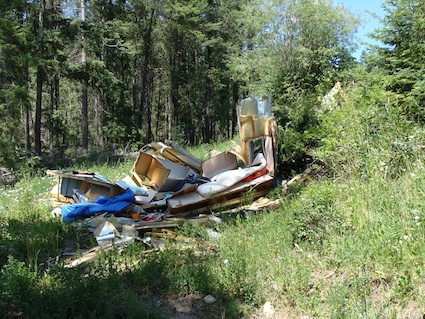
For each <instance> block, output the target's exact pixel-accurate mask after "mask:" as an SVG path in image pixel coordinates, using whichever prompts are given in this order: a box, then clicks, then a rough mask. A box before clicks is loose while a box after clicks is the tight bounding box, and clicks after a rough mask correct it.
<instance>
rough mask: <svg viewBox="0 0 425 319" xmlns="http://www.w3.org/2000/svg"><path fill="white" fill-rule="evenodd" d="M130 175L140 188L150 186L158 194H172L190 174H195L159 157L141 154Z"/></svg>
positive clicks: (184, 167)
mask: <svg viewBox="0 0 425 319" xmlns="http://www.w3.org/2000/svg"><path fill="white" fill-rule="evenodd" d="M130 173H131V178H132V180H133V181H134V182H135V183H136V184H137V185H139V186H150V187H152V188H154V189H155V190H156V191H158V192H171V191H175V190H176V187H177V186H178V185H179V184H180V183H181V182H182V181H183V180H184V179H185V178H186V176H187V175H188V174H190V173H194V172H193V171H192V170H191V169H189V168H188V167H186V166H183V165H180V164H177V163H173V162H171V161H169V160H166V159H164V158H161V157H159V156H157V155H153V154H149V153H145V152H140V153H139V156H138V158H137V160H136V162H135V163H134V165H133V168H132V169H131V171H130Z"/></svg>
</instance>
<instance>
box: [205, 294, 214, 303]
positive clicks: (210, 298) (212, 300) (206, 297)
mask: <svg viewBox="0 0 425 319" xmlns="http://www.w3.org/2000/svg"><path fill="white" fill-rule="evenodd" d="M204 301H205V303H213V302H215V301H216V299H215V298H214V297H213V296H211V295H207V296H205V297H204Z"/></svg>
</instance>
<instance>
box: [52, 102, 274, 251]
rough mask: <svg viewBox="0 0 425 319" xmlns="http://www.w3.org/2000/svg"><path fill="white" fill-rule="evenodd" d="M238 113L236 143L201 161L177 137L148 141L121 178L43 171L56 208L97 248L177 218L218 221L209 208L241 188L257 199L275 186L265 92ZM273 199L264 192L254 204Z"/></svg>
mask: <svg viewBox="0 0 425 319" xmlns="http://www.w3.org/2000/svg"><path fill="white" fill-rule="evenodd" d="M237 111H238V112H237V114H238V122H239V133H240V138H241V143H240V145H234V146H233V147H232V148H231V149H230V150H228V151H226V152H222V153H219V154H217V155H215V156H213V157H211V158H209V159H207V160H205V161H201V160H200V159H198V158H196V157H194V156H193V155H192V154H190V153H189V152H187V151H186V150H184V149H183V148H182V147H180V146H179V145H178V144H176V143H170V144H165V143H162V142H153V143H150V144H149V145H147V146H146V147H144V148H143V149H142V150H140V152H139V154H138V157H137V159H136V160H135V162H134V164H133V167H132V169H131V170H130V172H129V173H130V174H129V175H127V176H126V177H125V178H124V179H123V180H120V181H116V182H111V181H110V180H109V179H108V178H105V177H104V176H101V175H99V174H97V173H94V172H86V171H76V170H48V171H47V174H48V175H52V176H56V177H57V178H58V183H57V185H56V186H55V187H54V188H53V190H52V196H53V197H54V199H55V201H57V202H61V203H65V204H67V205H64V206H62V207H61V208H60V209H56V210H55V212H56V213H57V214H60V215H61V216H62V220H63V221H64V222H79V223H81V224H85V225H86V226H87V227H88V228H89V229H90V230H91V231H92V232H93V233H94V235H95V236H96V239H97V241H98V244H99V247H105V243H106V246H110V245H112V244H122V243H126V242H129V241H132V240H134V239H140V238H139V237H138V233H140V232H146V231H149V230H152V229H154V228H155V229H157V228H170V227H176V226H177V225H178V224H179V223H181V222H189V223H190V222H206V223H208V222H212V223H215V222H219V218H218V217H217V214H215V213H213V211H217V210H223V209H224V208H226V207H229V206H232V205H237V204H239V203H240V202H241V201H242V200H243V199H244V198H245V197H246V196H247V194H249V196H250V198H252V199H257V198H260V197H262V196H264V195H266V194H267V193H268V191H269V190H270V189H271V188H272V187H273V186H274V176H275V163H276V149H277V147H276V140H277V136H276V123H275V120H274V117H273V114H272V110H271V103H270V98H269V97H254V98H248V99H245V100H242V102H241V103H240V104H239V106H238V109H237ZM272 204H273V203H270V201H267V200H265V199H264V198H262V199H261V201H260V202H259V203H257V204H255V202H254V209H253V210H256V209H255V207H257V208H258V207H260V208H261V207H267V206H268V205H272ZM206 212H207V213H206ZM140 240H142V241H145V242H148V241H149V240H147V239H140Z"/></svg>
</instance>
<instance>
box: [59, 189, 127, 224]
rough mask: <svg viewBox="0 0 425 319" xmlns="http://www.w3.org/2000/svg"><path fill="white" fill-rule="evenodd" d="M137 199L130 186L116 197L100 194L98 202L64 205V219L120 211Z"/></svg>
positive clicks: (67, 220)
mask: <svg viewBox="0 0 425 319" xmlns="http://www.w3.org/2000/svg"><path fill="white" fill-rule="evenodd" d="M134 201H135V198H134V195H133V192H132V191H131V190H130V189H129V188H128V189H127V190H126V191H125V192H124V193H123V194H121V195H117V196H115V197H106V196H100V197H99V198H98V199H97V201H96V202H94V203H91V202H83V203H78V204H71V205H67V206H63V207H62V220H63V221H64V222H69V223H71V222H74V221H76V220H77V219H81V218H86V217H89V216H92V215H95V214H97V213H101V212H108V213H118V212H120V211H122V210H123V209H125V208H127V207H128V206H130V205H132V204H133V203H134Z"/></svg>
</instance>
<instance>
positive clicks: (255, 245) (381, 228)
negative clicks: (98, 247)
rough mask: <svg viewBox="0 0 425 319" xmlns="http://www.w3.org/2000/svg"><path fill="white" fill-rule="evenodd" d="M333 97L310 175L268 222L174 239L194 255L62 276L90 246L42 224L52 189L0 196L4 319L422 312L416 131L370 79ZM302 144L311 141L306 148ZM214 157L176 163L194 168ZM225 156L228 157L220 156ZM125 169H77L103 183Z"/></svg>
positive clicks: (138, 252) (424, 183) (256, 219)
mask: <svg viewBox="0 0 425 319" xmlns="http://www.w3.org/2000/svg"><path fill="white" fill-rule="evenodd" d="M367 81H368V82H367V83H368V85H367V86H361V85H358V84H356V85H354V84H352V85H350V86H345V87H343V91H342V92H340V93H339V96H338V97H337V99H336V101H335V104H333V105H332V106H324V105H322V104H321V103H320V100H318V102H317V104H311V107H314V108H315V112H317V113H316V114H317V126H316V127H315V128H314V132H313V131H312V132H313V133H314V141H315V142H314V148H312V147H310V148H309V149H308V152H309V153H310V154H311V156H312V158H313V159H314V168H318V167H320V170H318V172H320V175H319V174H318V175H317V176H315V177H314V178H313V177H312V178H310V180H309V181H307V182H305V183H303V184H301V183H300V184H295V185H292V186H290V188H289V189H288V190H287V191H285V190H284V189H283V188H281V187H278V188H276V189H275V190H273V191H272V192H271V193H270V195H269V196H270V197H271V198H279V199H280V200H281V205H280V207H279V208H277V209H273V210H270V211H264V212H261V213H256V214H252V213H250V214H249V213H246V212H242V213H240V214H236V215H232V216H225V217H224V216H223V219H225V220H226V223H224V224H221V225H219V226H216V227H215V228H214V229H213V230H214V231H215V232H216V233H218V234H220V235H219V237H211V236H210V235H209V232H210V230H209V229H208V228H206V227H204V226H199V225H198V226H196V227H191V226H188V225H186V226H183V227H181V228H180V229H179V230H178V232H179V233H180V234H182V235H184V236H188V237H193V238H197V239H198V244H197V245H192V246H189V247H187V246H185V247H184V248H183V247H182V245H183V243H176V242H172V241H169V242H166V249H164V250H163V251H161V252H159V253H146V252H145V251H146V247H144V246H143V245H141V244H137V243H136V244H133V245H131V246H130V247H128V248H127V249H125V250H124V251H122V252H118V251H109V252H106V253H103V254H101V256H100V257H99V258H98V259H96V261H94V262H92V263H88V264H83V265H81V266H79V267H77V268H76V269H72V270H71V269H67V268H64V267H63V264H62V263H61V262H57V261H56V259H55V257H56V256H58V255H60V254H61V252H63V250H64V248H65V247H67V245H69V243H76V245H77V248H76V249H83V248H88V247H90V245H94V244H95V242H93V239H92V238H88V237H87V236H85V235H84V233H83V232H81V231H79V230H78V229H76V228H75V227H73V226H70V225H64V224H63V223H62V222H61V221H60V220H59V218H57V217H52V215H51V210H52V207H51V204H50V201H49V197H50V194H49V192H50V189H51V188H52V187H53V185H54V184H55V182H56V181H55V179H54V178H50V177H28V178H25V179H24V180H22V181H21V182H19V183H18V184H17V185H16V186H15V187H13V188H5V189H3V191H2V193H1V195H0V207H1V209H0V211H1V215H0V222H1V228H0V229H1V232H0V262H1V272H0V291H1V293H0V309H1V313H2V315H3V316H4V317H6V318H8V317H9V318H13V317H18V316H19V317H22V318H38V317H40V318H91V317H92V318H98V317H103V318H164V317H165V318H166V317H170V316H171V314H170V313H169V312H167V311H169V310H168V309H167V308H166V307H163V306H162V307H161V306H158V305H159V304H160V303H159V302H158V301H161V300H164V299H163V298H165V297H164V296H168V297H170V296H185V295H188V294H199V295H200V296H205V295H207V294H211V295H213V296H215V297H216V298H217V299H218V302H217V303H216V306H215V307H211V309H209V310H208V309H207V310H208V311H211V312H210V313H209V315H208V317H211V318H215V317H221V318H241V317H242V318H243V317H245V318H248V317H250V316H252V315H253V314H255V313H256V311H258V309H259V308H260V307H261V306H262V305H263V304H264V303H265V302H266V301H270V302H271V303H272V304H273V305H274V306H275V311H276V312H277V314H278V315H279V316H280V317H282V318H300V317H302V316H309V317H310V318H360V317H362V318H405V317H415V318H419V317H422V316H423V314H424V313H425V309H424V306H423V305H424V304H425V294H424V289H425V279H424V278H425V276H424V275H425V274H424V269H425V267H424V266H425V265H424V263H425V258H424V257H425V248H424V247H425V235H424V234H425V231H424V230H425V229H424V227H425V223H424V218H425V204H424V201H423V196H424V192H425V169H424V164H423V158H424V146H425V144H424V138H425V130H424V128H423V127H422V126H420V125H419V124H417V123H414V122H411V121H409V120H408V118H406V117H405V116H404V115H403V114H402V113H401V112H399V110H398V108H397V101H396V100H395V99H393V96H392V95H390V94H388V93H387V92H384V91H383V90H381V89H380V86H379V83H378V81H377V80H376V77H374V76H370V77H369V78H368V79H367ZM312 140H313V139H312ZM213 148H216V146H215V145H214V146H210V145H203V146H202V147H200V148H199V149H197V150H194V149H191V150H190V151H191V152H192V153H194V154H196V156H198V157H202V156H200V154H209V152H210V151H211V149H213ZM225 149H228V145H226V147H225ZM132 163H133V160H128V161H121V162H119V163H112V162H109V163H107V164H104V165H90V163H88V162H87V163H83V164H81V166H80V167H74V168H76V169H87V170H92V171H96V172H98V173H100V174H102V175H104V176H107V177H109V178H111V179H112V180H117V179H119V178H122V177H123V176H124V175H125V174H128V171H129V170H130V169H131V165H132Z"/></svg>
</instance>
